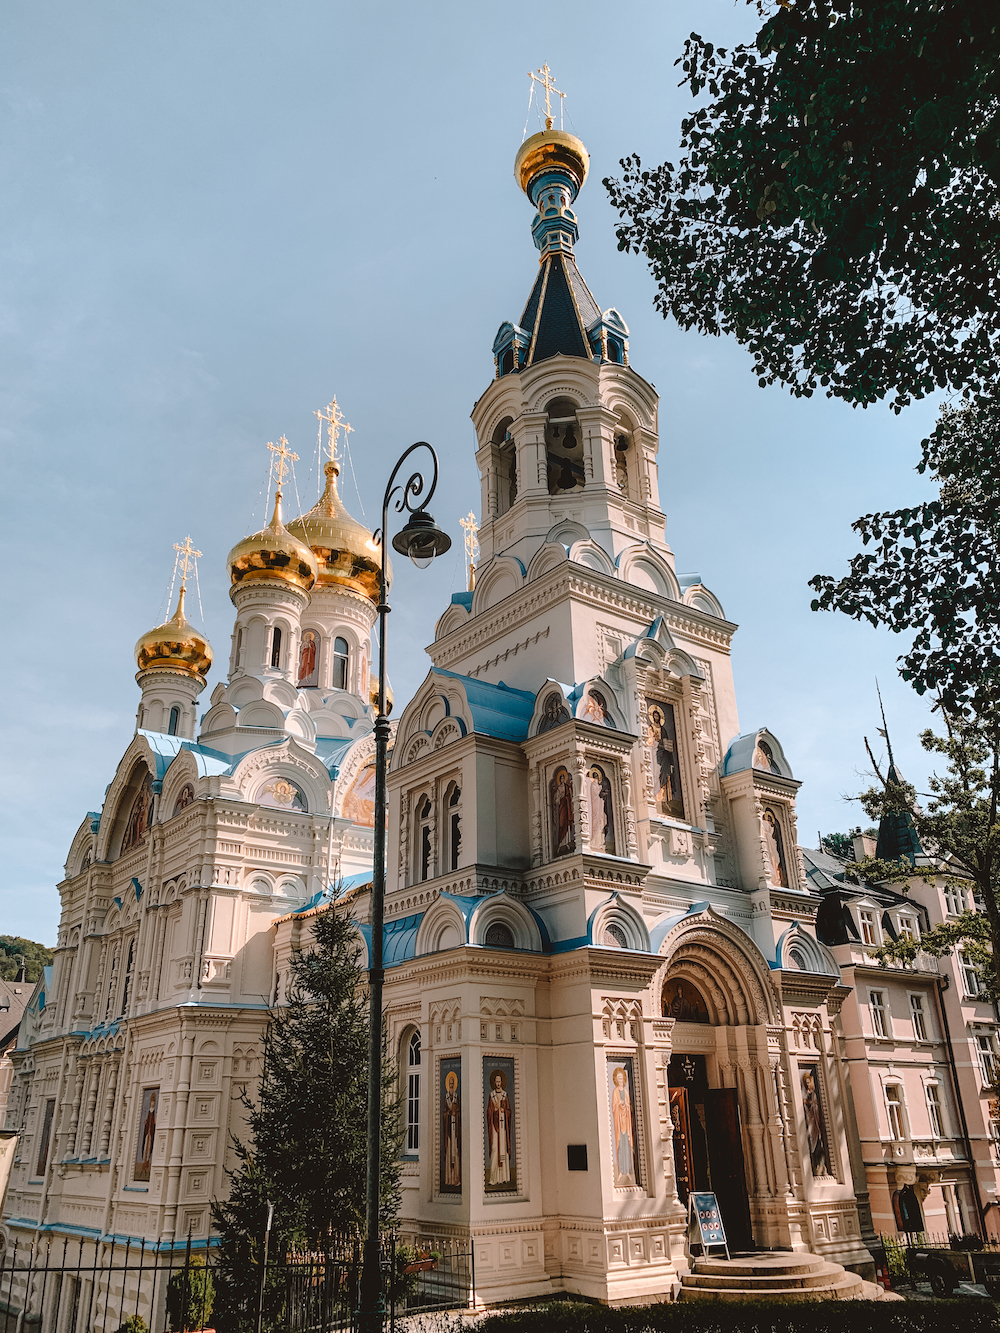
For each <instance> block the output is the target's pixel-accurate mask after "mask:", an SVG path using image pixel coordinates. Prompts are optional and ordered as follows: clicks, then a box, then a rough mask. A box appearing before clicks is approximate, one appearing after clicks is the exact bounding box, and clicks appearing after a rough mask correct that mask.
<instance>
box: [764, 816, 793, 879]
mask: <svg viewBox="0 0 1000 1333" xmlns="http://www.w3.org/2000/svg"><path fill="white" fill-rule="evenodd" d="M761 828H762V830H763V833H764V843H765V846H766V847H767V856H768V860H769V861H770V862H771V883H772V884H776V885H777V886H778V887H779V888H782V889H787V888H788V867H787V865H786V864H785V840H784V838H783V837H782V833H781V817H780V816H779V814H778V812H777V811H776V810H772V809H771V808H770V806H765V807H764V814H763V817H762V818H761Z"/></svg>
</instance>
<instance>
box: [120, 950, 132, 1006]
mask: <svg viewBox="0 0 1000 1333" xmlns="http://www.w3.org/2000/svg"><path fill="white" fill-rule="evenodd" d="M134 962H135V940H134V939H131V940H129V942H128V955H127V957H126V961H125V981H124V984H123V985H122V1003H121V1010H120V1013H121V1015H122V1017H123V1018H124V1017H125V1015H126V1014H127V1013H128V997H129V991H130V990H131V989H132V965H133V964H134Z"/></svg>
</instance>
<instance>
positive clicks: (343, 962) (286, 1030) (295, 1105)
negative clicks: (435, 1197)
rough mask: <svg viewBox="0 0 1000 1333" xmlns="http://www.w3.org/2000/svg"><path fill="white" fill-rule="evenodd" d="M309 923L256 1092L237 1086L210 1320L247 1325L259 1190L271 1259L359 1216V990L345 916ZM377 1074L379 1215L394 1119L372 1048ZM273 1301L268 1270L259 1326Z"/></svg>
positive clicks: (277, 1302)
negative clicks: (243, 1122)
mask: <svg viewBox="0 0 1000 1333" xmlns="http://www.w3.org/2000/svg"><path fill="white" fill-rule="evenodd" d="M313 926H314V943H313V947H312V948H311V949H309V950H307V951H302V952H299V953H295V954H293V955H292V959H291V980H290V984H289V989H288V996H287V1002H286V1004H285V1006H284V1007H282V1008H276V1009H275V1010H274V1011H273V1012H272V1014H271V1023H270V1027H269V1030H268V1037H267V1041H266V1045H265V1050H264V1061H263V1069H262V1072H261V1080H260V1087H259V1090H258V1095H257V1098H256V1099H254V1098H252V1097H251V1096H250V1095H249V1094H244V1105H245V1107H246V1115H247V1126H248V1130H249V1138H248V1142H246V1143H244V1142H241V1141H240V1140H238V1139H234V1141H233V1149H234V1152H235V1154H236V1157H237V1166H236V1168H235V1169H234V1170H233V1172H232V1173H231V1188H230V1197H229V1200H228V1202H225V1203H219V1202H217V1203H215V1204H214V1205H213V1208H212V1216H213V1223H214V1226H215V1229H216V1231H217V1232H218V1233H219V1235H220V1237H221V1244H220V1247H219V1251H218V1265H217V1271H218V1273H219V1296H218V1308H219V1312H220V1316H219V1320H218V1324H219V1327H220V1328H221V1329H231V1330H236V1329H242V1328H249V1327H252V1326H253V1319H254V1317H255V1315H256V1303H257V1297H258V1290H259V1282H260V1264H261V1259H262V1248H263V1233H264V1227H265V1221H266V1218H267V1205H268V1200H270V1201H271V1203H273V1205H274V1218H273V1223H272V1230H271V1235H270V1255H271V1257H272V1258H275V1259H277V1258H279V1257H280V1256H284V1255H287V1254H288V1253H289V1252H290V1251H293V1250H305V1251H311V1252H318V1253H323V1252H327V1251H328V1250H329V1247H330V1245H331V1243H332V1241H333V1238H334V1237H335V1236H336V1235H337V1234H338V1233H349V1232H355V1233H356V1232H358V1231H360V1230H361V1229H362V1228H363V1226H364V1220H365V1186H366V1171H367V1161H368V1155H367V1114H368V1040H369V1022H368V993H367V991H366V990H365V989H364V987H363V986H362V985H361V980H362V973H361V972H360V971H359V961H360V946H359V944H358V938H357V933H356V929H355V927H354V926H353V925H352V923H351V922H350V921H349V920H348V919H347V917H346V916H345V915H344V914H343V913H339V912H337V911H336V910H334V909H331V910H329V911H326V912H323V913H321V914H319V915H318V916H316V917H314V918H313ZM382 1081H383V1105H382V1176H381V1198H380V1217H381V1219H382V1221H383V1223H384V1224H388V1223H390V1222H391V1221H392V1220H393V1219H394V1218H395V1216H396V1212H397V1210H398V1207H399V1151H400V1145H401V1128H400V1116H399V1108H398V1094H397V1092H396V1077H395V1068H394V1065H393V1062H392V1061H391V1060H390V1059H389V1058H388V1055H387V1054H386V1053H385V1050H384V1046H383V1080H382ZM283 1299H284V1291H283V1286H282V1283H281V1281H280V1279H279V1277H278V1276H277V1274H274V1275H273V1277H272V1274H271V1273H269V1275H268V1287H267V1290H266V1291H265V1327H280V1326H281V1318H282V1308H283V1305H282V1303H283ZM251 1311H252V1312H253V1315H252V1316H251V1314H250V1312H251ZM248 1321H249V1322H248Z"/></svg>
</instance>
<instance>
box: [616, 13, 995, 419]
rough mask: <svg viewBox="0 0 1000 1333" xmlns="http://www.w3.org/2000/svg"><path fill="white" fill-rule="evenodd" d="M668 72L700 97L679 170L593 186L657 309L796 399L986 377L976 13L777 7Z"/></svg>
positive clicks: (991, 227) (985, 227)
mask: <svg viewBox="0 0 1000 1333" xmlns="http://www.w3.org/2000/svg"><path fill="white" fill-rule="evenodd" d="M760 7H761V9H764V8H765V7H766V8H771V7H772V6H771V5H770V4H768V5H766V6H765V5H764V4H763V3H762V4H761V6H760ZM677 63H678V64H681V65H682V68H683V71H684V77H683V80H682V85H683V84H686V85H687V86H688V88H689V89H690V91H691V93H692V95H693V96H695V97H699V96H700V95H701V94H703V93H705V92H707V94H708V100H707V102H706V103H705V104H703V105H701V106H699V107H698V108H697V109H696V110H695V111H694V113H693V114H692V115H691V116H689V117H687V118H686V119H685V120H684V121H683V122H682V126H681V143H680V152H681V156H680V158H679V165H678V166H677V167H676V168H675V167H674V166H673V165H672V164H671V163H670V162H665V163H663V164H662V165H661V166H659V167H656V168H654V169H652V170H647V169H645V168H643V166H642V163H641V161H640V159H639V158H638V157H637V156H632V157H629V158H626V159H624V160H623V161H622V164H621V165H622V168H623V176H622V179H621V180H611V179H609V180H606V181H605V186H606V188H607V189H608V191H609V194H610V196H611V201H612V203H613V205H614V206H615V207H616V208H617V209H618V211H619V214H620V216H621V217H622V218H623V219H625V221H624V222H623V223H622V225H620V226H619V228H618V231H617V235H618V243H619V248H620V249H622V250H633V251H635V252H636V253H642V254H644V255H645V256H646V258H647V260H648V262H649V265H650V268H651V270H652V272H653V275H654V277H655V279H656V282H657V287H658V291H657V294H656V297H655V302H656V305H657V307H658V308H659V309H660V311H661V312H662V313H663V314H664V315H665V316H667V315H672V316H673V317H674V318H675V319H676V320H677V322H678V323H679V324H680V325H681V327H682V328H685V329H690V328H696V329H699V330H700V331H701V332H702V333H708V334H720V333H729V334H732V335H733V336H735V337H736V338H737V339H738V340H739V342H741V343H742V344H744V345H745V346H746V347H748V348H749V350H750V352H751V354H752V355H753V358H754V367H755V371H756V373H757V375H758V377H759V380H760V383H761V385H765V384H773V383H775V382H779V383H781V384H784V385H787V386H788V387H789V388H791V390H792V392H793V393H794V394H796V395H798V396H802V395H804V396H809V395H811V394H812V393H814V392H815V390H816V389H817V388H818V387H822V388H823V389H825V390H826V391H827V393H828V394H830V395H832V396H835V397H838V398H843V399H846V400H847V401H848V402H851V403H854V404H858V403H861V404H867V403H870V402H873V401H875V400H877V399H879V398H882V397H884V396H885V395H886V394H889V393H893V394H895V399H894V401H893V406H894V407H895V408H896V410H899V408H900V407H901V406H903V405H904V404H905V403H907V402H909V401H910V400H911V399H913V398H919V397H923V396H925V395H927V394H929V393H931V392H932V391H934V390H935V389H940V388H948V389H952V390H958V391H963V392H965V391H967V390H969V389H972V390H973V391H976V390H981V389H982V387H983V386H989V385H990V384H992V383H993V382H994V381H997V380H1000V299H998V298H1000V263H998V259H1000V210H997V208H996V192H997V186H998V184H1000V97H998V94H1000V22H998V19H997V12H996V7H995V5H990V4H972V5H969V4H964V3H961V2H960V0H797V2H796V3H795V4H794V5H792V4H787V3H784V2H783V0H779V5H778V7H777V9H776V10H775V12H772V14H771V16H770V17H768V18H767V19H766V20H765V22H764V23H763V25H762V27H761V28H760V30H759V31H758V33H757V36H756V38H755V40H754V41H753V42H752V43H750V44H747V45H742V46H737V47H735V48H734V49H732V50H727V49H724V48H722V47H715V46H713V44H712V43H711V42H708V41H705V40H704V39H703V38H701V37H700V36H699V35H698V34H696V33H692V34H691V36H690V37H689V39H688V41H687V42H686V43H685V46H684V50H683V55H682V56H681V58H680V59H679V60H678V62H677Z"/></svg>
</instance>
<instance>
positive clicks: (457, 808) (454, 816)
mask: <svg viewBox="0 0 1000 1333" xmlns="http://www.w3.org/2000/svg"><path fill="white" fill-rule="evenodd" d="M447 814H448V861H449V864H450V867H451V869H452V870H457V869H458V861H459V857H460V856H461V852H462V789H461V787H459V786H455V787H453V788H452V792H451V795H450V796H449V797H448V811H447Z"/></svg>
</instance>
